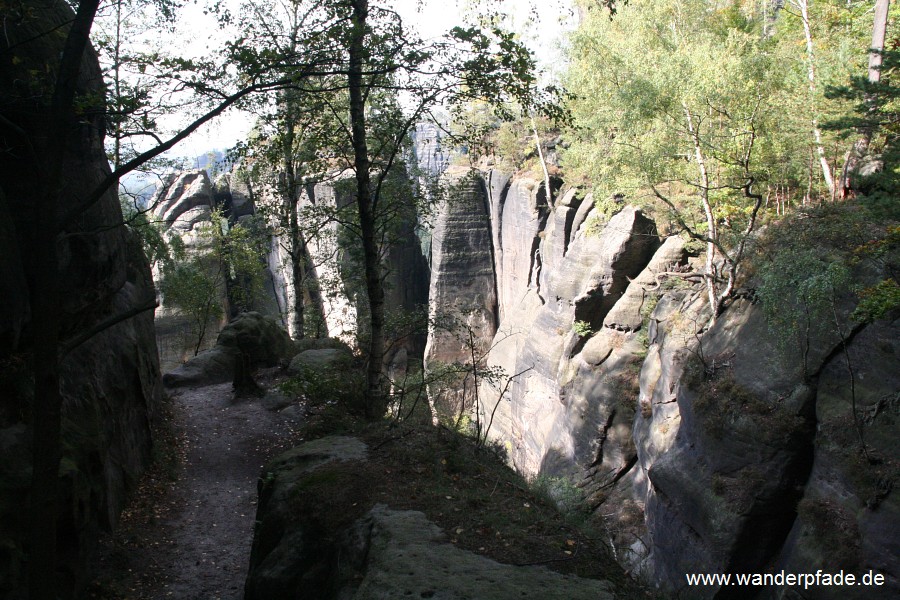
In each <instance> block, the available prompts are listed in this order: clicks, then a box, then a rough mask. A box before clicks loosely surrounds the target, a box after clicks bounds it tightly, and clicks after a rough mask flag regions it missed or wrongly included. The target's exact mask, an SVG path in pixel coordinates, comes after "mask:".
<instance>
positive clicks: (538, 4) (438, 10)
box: [173, 0, 575, 157]
mask: <svg viewBox="0 0 900 600" xmlns="http://www.w3.org/2000/svg"><path fill="white" fill-rule="evenodd" d="M479 2H487V3H490V0H393V2H392V3H391V4H392V5H393V7H394V9H395V10H396V11H397V12H398V13H399V14H400V15H401V16H402V17H403V18H404V20H405V21H406V22H407V23H412V24H413V26H414V27H415V28H416V29H417V30H418V31H419V33H420V34H421V35H422V36H423V37H426V38H429V37H438V36H440V35H442V34H443V33H445V32H446V31H448V30H449V29H451V28H452V27H453V26H455V25H460V24H462V23H463V20H464V19H463V14H464V11H465V9H466V7H471V6H473V5H478V4H479ZM492 5H493V6H494V7H496V8H502V10H503V11H504V12H506V13H508V14H509V15H510V16H511V17H512V23H513V27H514V28H515V29H516V30H517V31H519V32H521V33H522V34H523V39H524V40H525V42H526V43H527V44H528V46H529V47H530V48H531V49H532V51H533V52H534V53H535V56H536V57H537V59H538V62H539V64H540V66H541V68H542V69H543V70H544V71H547V72H548V73H554V72H556V73H558V72H559V71H560V68H559V67H560V62H561V56H562V54H561V52H560V51H559V47H560V44H561V43H562V38H563V33H564V32H565V31H567V30H568V29H569V28H571V27H572V26H573V23H574V20H575V19H574V16H573V15H572V9H571V5H572V2H571V0H544V1H543V2H542V1H540V0H496V1H494V2H493V4H492ZM530 15H531V16H536V17H537V20H536V21H535V20H532V21H531V22H530V23H529V16H530ZM204 20H209V22H210V25H209V27H208V28H204V27H203V26H202V23H203V21H204ZM182 23H184V27H183V31H182V32H181V35H182V36H185V37H184V38H182V39H195V40H198V41H197V43H196V44H195V47H196V48H197V52H198V53H202V52H203V50H204V47H211V46H212V44H215V40H211V39H208V38H205V37H199V38H198V36H197V31H198V29H200V30H202V29H208V30H210V31H212V30H214V29H215V26H214V24H213V23H212V21H211V19H209V18H208V17H204V15H203V14H202V10H201V9H200V8H199V7H197V6H196V5H194V9H193V12H192V14H190V16H189V17H188V18H183V19H182ZM538 32H541V35H540V39H538ZM200 40H203V41H200ZM252 126H253V121H252V119H251V118H250V117H249V116H248V115H245V114H241V113H238V112H236V111H232V112H231V113H228V114H226V115H225V116H224V117H221V118H220V119H218V121H217V122H215V123H213V124H211V125H209V126H207V127H205V128H203V129H202V130H200V131H198V132H196V133H195V134H194V135H193V136H191V137H190V138H189V139H188V140H186V141H184V142H182V143H181V144H179V145H178V146H177V147H176V148H175V150H174V151H173V154H174V155H175V156H187V157H194V156H200V155H203V154H205V153H206V152H207V151H209V150H212V149H224V148H227V147H230V146H233V145H234V144H235V143H236V142H237V141H239V140H241V139H244V138H245V137H246V136H247V133H248V132H249V131H250V129H251V128H252Z"/></svg>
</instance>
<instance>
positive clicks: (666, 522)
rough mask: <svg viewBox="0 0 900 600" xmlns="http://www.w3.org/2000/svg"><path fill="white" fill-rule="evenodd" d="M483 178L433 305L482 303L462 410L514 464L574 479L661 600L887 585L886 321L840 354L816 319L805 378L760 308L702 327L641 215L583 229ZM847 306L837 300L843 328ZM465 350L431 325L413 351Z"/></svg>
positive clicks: (524, 190)
mask: <svg viewBox="0 0 900 600" xmlns="http://www.w3.org/2000/svg"><path fill="white" fill-rule="evenodd" d="M484 181H485V183H484V185H483V186H482V185H476V184H475V183H470V184H469V191H468V194H469V197H470V199H469V201H468V203H464V204H460V205H458V206H457V207H455V208H454V207H452V206H450V207H447V208H445V212H443V213H442V214H441V218H440V220H439V228H438V229H436V231H435V245H434V253H433V255H432V261H433V264H434V265H435V268H434V271H433V280H432V285H431V303H432V307H433V310H434V307H435V306H441V307H442V306H446V305H455V306H462V307H468V308H470V309H472V308H474V309H475V310H474V312H473V313H472V314H475V315H487V314H488V312H489V311H488V310H486V309H485V303H484V299H485V298H491V297H492V296H491V294H492V293H494V290H496V298H497V312H496V314H497V315H498V317H499V318H498V320H497V322H496V323H497V324H496V334H495V335H494V337H493V339H491V340H489V341H488V340H486V338H481V339H479V338H478V337H477V335H488V334H487V332H488V331H490V329H489V328H486V327H485V328H481V329H475V328H473V332H477V335H476V337H475V343H476V344H478V345H479V347H480V348H490V353H489V355H488V357H487V366H488V367H490V368H491V369H494V370H498V369H502V373H503V375H502V376H501V377H500V378H499V379H497V380H495V381H493V382H488V381H485V380H482V382H481V386H480V389H479V399H480V405H479V406H478V407H467V408H469V409H477V410H480V414H479V416H478V420H477V422H479V423H481V424H482V427H484V426H485V425H488V426H489V427H490V437H491V438H493V439H494V440H495V441H497V442H499V443H501V444H502V445H504V446H505V448H506V450H507V453H508V455H509V457H510V460H511V462H512V463H513V464H514V465H515V466H516V468H518V469H519V470H520V471H523V472H524V473H526V474H527V475H539V474H540V475H549V476H554V477H558V476H563V477H566V478H568V480H569V481H570V482H572V483H574V484H576V485H577V486H578V487H579V488H580V489H581V490H582V492H583V493H584V497H585V501H586V503H587V504H588V505H589V506H590V507H591V508H592V509H595V510H596V512H597V513H598V514H602V515H603V518H604V520H605V521H606V523H607V525H608V528H609V532H610V536H611V540H612V543H613V544H614V546H615V548H616V555H617V557H618V559H619V560H620V562H622V563H623V565H625V566H626V567H627V568H629V569H630V570H631V571H632V572H633V573H635V574H637V575H639V576H640V577H641V578H643V579H644V580H645V581H646V582H647V583H649V584H651V585H653V586H655V587H658V588H660V589H662V590H664V591H665V593H667V594H672V595H679V594H682V595H687V596H690V597H697V598H707V597H708V598H712V597H716V598H730V597H749V596H747V595H746V594H747V593H749V592H747V590H743V591H741V593H743V594H745V595H744V596H741V595H740V593H738V594H736V595H734V596H732V595H730V594H735V593H736V592H737V591H738V590H737V589H736V588H735V589H729V588H722V589H717V588H715V587H708V588H703V589H701V588H691V589H690V590H687V589H686V587H685V586H686V583H685V577H684V574H685V573H691V572H698V573H699V572H722V573H752V572H764V571H765V570H766V569H767V568H771V567H772V566H773V565H774V568H776V570H780V569H782V568H784V569H785V571H786V572H794V573H799V572H810V571H812V572H815V571H816V569H822V570H823V571H826V572H837V571H839V570H840V569H845V570H852V571H854V572H856V573H857V574H862V573H866V572H868V570H869V569H873V570H874V571H875V572H878V573H881V574H883V575H884V576H885V578H886V584H885V587H883V588H882V589H881V590H878V592H879V593H881V592H882V591H884V593H885V594H887V595H891V594H896V593H897V590H900V583H898V575H900V564H898V559H897V557H898V556H900V552H898V546H897V542H896V540H895V539H894V538H896V535H894V532H896V531H898V530H900V510H898V504H897V501H896V494H894V493H892V482H893V481H894V478H895V477H896V472H897V471H896V462H895V458H894V457H896V448H895V442H894V441H892V440H895V439H896V434H897V426H896V424H897V422H898V421H897V415H898V414H900V407H898V406H900V403H898V400H897V390H898V389H900V380H898V377H900V375H896V374H897V373H900V369H898V368H897V365H898V362H897V355H898V352H900V348H898V347H897V342H896V340H897V339H900V336H898V335H897V333H898V332H897V331H896V329H897V325H896V323H882V324H878V325H870V326H866V327H863V326H859V327H857V328H856V329H855V330H853V331H852V332H849V333H848V332H845V336H846V343H847V353H846V354H845V353H844V352H843V349H842V348H843V346H842V344H841V340H840V338H839V337H838V336H837V334H836V333H835V332H834V330H833V327H832V326H831V325H829V324H828V323H817V324H815V329H816V330H815V331H813V332H812V334H811V338H810V339H811V340H812V344H811V346H810V349H809V352H808V354H807V356H806V361H807V366H806V369H807V373H808V376H806V377H804V375H803V368H802V365H801V362H802V357H801V356H800V354H798V353H794V354H793V355H791V353H785V351H784V349H783V348H781V347H780V346H779V343H778V341H777V335H778V334H777V332H773V331H771V330H770V328H769V326H768V325H767V323H766V321H765V319H764V317H763V314H762V311H761V309H760V307H759V306H758V305H756V304H753V303H751V302H750V301H748V300H740V299H739V300H736V301H734V302H733V303H731V304H730V305H729V307H728V308H727V310H726V311H725V312H724V313H723V314H722V315H721V316H720V317H719V319H718V320H717V322H716V324H715V325H714V326H713V327H711V328H710V327H709V317H710V315H709V308H708V306H707V301H706V294H705V290H704V289H703V288H702V285H700V284H698V283H693V281H695V280H696V279H695V278H694V277H693V276H692V275H691V273H692V272H693V271H695V270H697V269H698V266H697V265H698V263H697V259H693V258H691V257H689V255H688V254H687V252H686V251H685V247H684V243H683V241H682V240H681V239H680V238H678V237H671V238H668V239H666V240H665V241H664V242H663V243H662V244H660V240H659V238H658V236H657V234H656V230H655V226H654V224H653V223H652V222H651V221H650V220H649V219H647V218H646V217H645V216H644V215H642V214H641V213H640V211H638V210H636V209H634V208H632V207H625V208H623V209H622V210H621V211H620V212H619V213H618V214H616V215H615V216H614V217H613V218H611V219H610V220H608V222H606V223H605V225H602V226H601V227H599V229H597V230H596V231H591V232H588V231H587V228H586V227H585V226H584V224H585V223H586V222H596V221H597V220H598V219H597V218H596V217H594V218H591V213H592V211H593V210H594V209H593V202H592V201H591V199H590V198H589V197H587V198H585V199H583V200H582V199H581V198H580V197H579V196H578V195H577V193H576V192H574V191H572V190H570V191H569V192H567V193H565V194H562V195H561V196H560V197H559V198H558V199H557V200H556V202H555V205H554V206H553V207H547V206H543V205H542V203H541V202H540V200H539V198H538V195H537V192H536V190H538V189H539V188H540V185H539V183H538V182H536V181H531V180H528V179H527V178H522V177H512V178H510V177H509V176H508V175H504V174H501V173H497V172H490V173H488V174H487V175H486V176H485V177H484ZM484 193H486V194H487V198H488V200H487V208H486V209H484V210H482V208H481V202H480V199H481V198H482V194H484ZM454 211H455V212H454ZM486 215H487V216H489V219H488V222H487V226H485V218H486ZM588 219H591V221H588ZM488 238H489V239H490V240H491V243H492V244H493V247H492V248H491V249H490V250H488V249H486V248H485V247H484V244H485V242H484V241H483V240H484V239H488ZM491 265H492V266H493V268H492V269H491V268H489V267H490V266H491ZM462 272H465V273H466V276H462V275H461V273H462ZM673 273H674V274H675V275H674V276H673V275H672V274H673ZM491 275H493V277H494V280H493V281H492V280H491V278H490V276H491ZM862 275H864V276H868V277H871V274H869V275H865V274H864V273H863V274H862ZM667 278H668V279H667ZM863 280H866V279H865V277H864V278H863V279H861V281H863ZM661 282H664V283H661ZM851 308H852V304H851V302H850V301H849V299H847V300H846V301H844V300H842V301H841V304H840V306H838V307H837V310H838V313H839V315H840V319H841V320H842V321H846V315H847V314H848V313H849V311H850V309H851ZM482 320H483V321H484V322H486V321H487V319H486V317H482ZM464 346H465V344H461V343H460V341H459V339H458V338H454V337H452V336H449V335H446V334H444V333H441V332H432V334H431V337H430V339H429V357H437V356H440V355H441V353H443V356H444V357H447V358H448V359H450V360H457V361H460V362H463V363H470V362H471V356H466V355H465V352H464V351H463V350H464ZM801 354H802V353H801ZM847 356H849V362H850V365H853V374H852V376H851V373H850V369H849V368H848V363H847ZM851 379H852V381H853V385H852V386H851V383H850V382H851ZM501 393H502V396H501ZM854 402H855V403H856V406H857V415H858V419H860V420H861V422H862V423H863V428H864V431H865V437H864V442H865V444H866V448H867V452H868V453H869V457H870V458H869V460H866V459H864V455H863V452H862V449H861V448H862V445H861V442H860V440H859V436H858V435H857V433H856V429H855V425H854V417H853V411H852V408H851V406H852V405H853V403H854ZM460 407H461V405H460V403H457V404H456V405H454V407H453V408H454V409H459V408H460ZM848 572H849V571H848ZM832 591H833V592H834V593H831V592H832ZM871 593H872V588H866V589H863V588H861V587H857V588H847V587H843V588H832V590H825V591H822V592H821V594H819V591H817V594H819V595H816V596H815V597H822V598H838V597H842V598H843V597H847V598H865V597H868V596H867V595H870V594H871ZM829 594H830V595H829ZM751 595H752V594H751ZM775 597H785V598H786V597H791V596H790V593H789V592H785V591H784V590H781V591H778V592H775Z"/></svg>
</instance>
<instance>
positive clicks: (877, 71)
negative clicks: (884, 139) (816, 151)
mask: <svg viewBox="0 0 900 600" xmlns="http://www.w3.org/2000/svg"><path fill="white" fill-rule="evenodd" d="M890 6H891V2H890V0H876V1H875V20H874V23H873V25H872V48H871V52H870V53H869V83H878V82H879V81H881V62H882V59H883V56H882V54H881V53H882V52H883V51H884V38H885V37H886V35H887V17H888V10H889V9H890ZM874 102H875V99H874V98H872V97H869V98H866V103H867V104H868V105H869V107H868V110H869V112H870V113H871V112H872V111H873V110H874V109H875V106H874ZM872 133H873V132H872V127H871V126H867V127H864V128H863V129H862V130H860V132H859V134H860V135H859V138H858V139H857V140H856V141H855V142H854V143H853V147H852V148H851V149H850V151H849V152H848V153H847V155H846V156H845V158H844V167H843V168H842V169H841V182H840V183H841V185H840V187H841V189H840V195H841V198H847V197H848V196H849V195H850V192H851V190H850V187H851V186H852V184H853V182H852V181H851V179H852V177H853V172H854V171H856V168H857V167H858V166H859V161H860V160H861V159H862V157H863V156H864V155H865V154H866V152H867V151H868V149H869V143H870V142H871V141H872Z"/></svg>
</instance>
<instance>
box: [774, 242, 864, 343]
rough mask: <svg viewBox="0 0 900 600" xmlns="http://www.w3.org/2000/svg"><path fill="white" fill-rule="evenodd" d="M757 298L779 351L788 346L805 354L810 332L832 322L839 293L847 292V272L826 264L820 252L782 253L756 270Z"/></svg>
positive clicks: (838, 263)
mask: <svg viewBox="0 0 900 600" xmlns="http://www.w3.org/2000/svg"><path fill="white" fill-rule="evenodd" d="M758 273H759V276H760V285H759V287H758V288H757V295H758V296H759V298H760V299H761V300H762V305H763V310H764V311H765V314H766V317H767V319H768V322H769V326H770V328H771V330H772V332H773V333H775V334H776V335H777V336H778V340H779V343H780V344H781V346H782V348H783V349H788V347H789V346H790V345H791V343H792V342H794V343H796V344H797V347H799V349H800V350H801V351H802V352H803V353H804V354H805V353H806V352H807V351H808V348H809V344H810V339H809V336H810V335H811V331H812V332H816V331H817V330H818V329H819V328H820V327H821V326H822V324H823V323H831V322H832V314H831V311H832V310H834V307H835V302H836V301H837V296H838V295H839V293H840V292H841V291H843V290H845V289H847V288H848V286H849V283H850V271H849V269H848V267H847V266H846V265H845V264H844V263H843V262H841V261H840V259H839V258H838V259H837V260H829V257H828V256H824V255H823V253H822V251H821V249H817V248H791V249H783V250H780V251H779V252H777V253H776V254H775V255H774V256H772V257H771V259H770V260H769V261H767V262H766V263H764V264H763V265H761V266H760V268H759V271H758Z"/></svg>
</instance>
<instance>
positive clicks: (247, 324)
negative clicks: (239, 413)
mask: <svg viewBox="0 0 900 600" xmlns="http://www.w3.org/2000/svg"><path fill="white" fill-rule="evenodd" d="M296 352H297V349H296V348H295V346H294V343H293V342H292V341H291V338H290V337H288V334H287V332H285V331H284V329H282V328H281V325H280V324H279V323H278V322H277V321H275V319H273V318H272V317H267V316H264V315H261V314H259V313H257V312H248V313H241V314H240V315H238V316H237V318H235V319H234V320H233V321H232V322H231V323H229V324H228V325H226V326H225V328H224V329H222V331H221V332H219V337H218V339H217V340H216V345H215V346H214V347H213V348H210V349H209V350H206V351H204V352H201V353H199V354H197V355H196V356H195V357H193V358H192V359H191V360H189V361H187V362H186V363H184V364H183V365H180V366H178V367H176V368H175V369H172V370H171V371H169V372H168V373H166V374H165V376H164V377H163V382H164V383H165V384H166V386H167V387H171V388H176V387H185V386H192V385H212V384H215V383H224V382H226V381H231V380H232V378H233V377H234V371H235V366H236V364H237V361H238V360H239V359H240V358H241V357H245V359H246V360H249V365H248V366H250V367H251V368H254V367H259V366H265V367H274V366H277V365H278V364H280V363H281V362H284V361H288V360H290V359H291V357H293V356H294V354H296Z"/></svg>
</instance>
